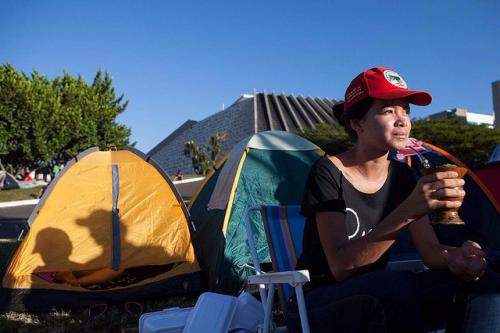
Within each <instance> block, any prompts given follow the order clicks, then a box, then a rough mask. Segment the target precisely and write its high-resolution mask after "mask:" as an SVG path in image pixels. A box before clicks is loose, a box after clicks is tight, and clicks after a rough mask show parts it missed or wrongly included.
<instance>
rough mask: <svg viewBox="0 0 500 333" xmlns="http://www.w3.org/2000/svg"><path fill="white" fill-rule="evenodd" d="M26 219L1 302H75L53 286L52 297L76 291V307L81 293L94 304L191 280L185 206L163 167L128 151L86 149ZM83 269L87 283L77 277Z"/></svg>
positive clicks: (192, 261)
mask: <svg viewBox="0 0 500 333" xmlns="http://www.w3.org/2000/svg"><path fill="white" fill-rule="evenodd" d="M28 223H29V224H30V226H31V227H30V231H29V233H28V235H27V236H26V238H25V239H24V240H23V242H22V243H21V245H20V247H19V248H18V250H17V252H16V254H15V256H14V257H13V259H12V261H11V263H10V266H9V268H8V270H7V272H6V274H5V276H4V278H3V289H4V291H5V290H9V294H10V296H9V297H8V298H9V299H8V300H5V297H4V303H19V302H18V301H19V300H20V299H23V300H22V302H23V303H24V305H25V306H27V307H31V308H45V307H48V306H71V305H73V303H74V302H76V300H75V299H67V298H68V297H54V298H53V299H52V298H51V297H50V295H51V291H55V290H57V291H59V292H58V293H55V294H54V295H56V294H57V295H59V296H60V295H64V293H62V294H61V292H60V291H65V292H68V293H69V294H74V293H78V295H76V294H75V296H77V297H78V304H75V305H82V297H83V299H85V295H91V296H90V297H89V303H94V302H96V301H97V299H99V300H98V301H106V299H107V298H109V299H112V300H117V299H130V297H138V296H146V295H148V294H149V293H151V292H154V293H158V292H159V291H162V290H161V289H162V288H161V287H160V286H163V287H165V288H166V290H163V291H166V292H168V291H176V292H178V291H179V288H180V289H181V290H182V288H186V285H189V283H187V282H192V284H196V282H193V281H194V280H193V276H196V277H197V276H198V274H197V272H199V267H198V264H197V262H196V259H195V255H194V250H193V246H192V243H191V235H190V224H189V214H188V211H187V209H186V207H185V205H184V203H183V202H182V199H181V196H180V195H179V194H178V192H177V191H176V189H175V187H174V186H173V184H172V182H171V181H170V179H169V178H168V177H167V176H166V174H165V173H164V172H163V171H162V169H161V168H160V167H159V166H158V165H157V164H156V163H155V162H154V161H152V160H150V159H149V158H148V157H147V156H145V155H144V154H142V153H141V152H139V151H137V150H135V149H133V148H127V150H121V151H99V150H98V149H97V148H91V149H88V150H86V151H85V152H83V153H81V154H80V155H78V156H77V157H76V158H75V159H74V160H72V161H71V162H70V163H68V165H67V166H66V168H64V169H63V171H62V172H61V173H60V174H59V175H58V177H57V178H56V179H55V180H54V181H53V182H52V184H51V185H50V186H49V188H48V189H47V191H46V193H45V194H44V196H43V198H42V199H41V201H40V203H39V204H38V205H37V207H36V208H35V210H34V212H33V214H32V215H31V217H30V219H29V221H28ZM110 273H111V274H110ZM89 274H90V275H91V276H92V277H93V279H92V278H91V279H90V281H91V282H90V283H89V282H88V281H87V282H86V283H84V282H82V281H85V277H86V276H89ZM68 276H71V278H69V279H66V278H64V277H68ZM95 276H97V281H95V280H96V278H95ZM75 279H76V280H77V281H80V282H75ZM197 279H198V278H196V279H195V280H197ZM87 280H88V279H87ZM107 280H110V281H107ZM72 282H73V283H72ZM165 288H164V289H165ZM159 289H160V290H159ZM127 290H130V291H131V292H130V293H128V292H127ZM103 291H105V292H103ZM95 293H99V294H100V295H101V297H96V295H93V294H95ZM69 294H68V295H69ZM28 295H29V300H28V301H27V300H26V297H23V296H28ZM36 295H39V296H40V299H37V297H36ZM13 296H15V297H13ZM14 300H15V302H13V301H14ZM51 300H52V301H51ZM28 303H29V304H28ZM11 305H12V304H11ZM39 305H40V306H39ZM12 306H13V307H15V305H12Z"/></svg>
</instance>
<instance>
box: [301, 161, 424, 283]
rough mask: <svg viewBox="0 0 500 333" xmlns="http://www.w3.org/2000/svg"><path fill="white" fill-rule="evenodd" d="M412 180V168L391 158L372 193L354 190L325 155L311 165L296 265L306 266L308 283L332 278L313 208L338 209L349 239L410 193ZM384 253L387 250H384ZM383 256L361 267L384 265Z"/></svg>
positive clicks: (367, 228)
mask: <svg viewBox="0 0 500 333" xmlns="http://www.w3.org/2000/svg"><path fill="white" fill-rule="evenodd" d="M415 184H416V178H415V175H414V173H413V171H412V169H411V168H410V167H409V166H408V165H406V164H404V163H401V162H397V161H393V160H391V163H390V164H389V173H388V176H387V179H386V181H385V183H384V185H382V187H381V188H380V189H379V190H378V191H377V192H375V193H370V194H368V193H363V192H360V191H358V190H357V189H356V188H354V186H352V184H351V183H350V182H349V181H348V180H347V179H346V178H345V177H343V175H342V172H341V171H340V170H339V169H338V168H337V166H335V164H333V163H332V161H330V160H329V159H328V158H327V157H323V158H321V159H319V160H318V161H317V162H316V163H315V165H314V166H313V167H312V169H311V171H310V173H309V178H308V180H307V182H306V185H305V189H304V195H303V198H302V207H301V214H302V215H304V216H305V217H306V223H305V227H304V236H303V239H302V248H303V250H302V254H301V256H300V258H299V261H298V263H297V269H308V270H309V273H310V274H311V282H312V285H313V286H314V285H317V284H322V283H328V282H334V281H335V279H334V278H333V276H332V274H331V272H330V269H329V268H328V264H327V261H326V257H325V254H324V252H323V248H322V246H321V242H320V239H319V235H318V230H317V226H316V217H315V213H316V212H328V211H333V212H342V213H344V215H345V217H346V226H347V233H348V238H349V239H356V238H359V237H362V236H364V235H366V234H368V233H369V232H370V231H371V230H372V229H373V227H375V226H376V225H377V224H378V223H379V222H380V221H382V220H383V219H384V218H385V217H386V216H387V215H388V214H389V213H390V212H391V211H393V210H394V209H395V208H396V207H397V206H398V205H399V204H400V203H401V202H402V201H403V200H405V199H406V198H407V197H408V195H409V194H410V193H411V191H412V190H413V188H414V187H415ZM386 253H387V252H386ZM386 261H387V259H386V256H385V255H384V256H382V257H381V258H380V259H379V260H378V261H377V262H375V263H373V264H371V265H369V266H367V267H366V268H365V269H364V270H363V271H371V270H376V269H385V264H386Z"/></svg>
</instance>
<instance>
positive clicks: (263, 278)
mask: <svg viewBox="0 0 500 333" xmlns="http://www.w3.org/2000/svg"><path fill="white" fill-rule="evenodd" d="M309 281H311V278H310V277H309V271H308V270H301V271H286V272H275V273H262V274H259V275H252V276H249V277H248V283H249V284H276V283H288V284H290V285H291V286H292V287H294V286H296V285H298V284H300V285H302V284H305V283H307V282H309Z"/></svg>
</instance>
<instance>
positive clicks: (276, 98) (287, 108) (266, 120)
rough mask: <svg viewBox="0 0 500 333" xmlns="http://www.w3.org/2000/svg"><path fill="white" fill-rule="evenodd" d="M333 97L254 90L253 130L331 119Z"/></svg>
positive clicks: (285, 128)
mask: <svg viewBox="0 0 500 333" xmlns="http://www.w3.org/2000/svg"><path fill="white" fill-rule="evenodd" d="M335 103H336V101H335V100H334V99H327V98H319V97H303V96H297V97H296V96H294V95H293V94H292V95H288V96H286V95H285V94H284V93H281V94H280V95H276V93H274V92H273V93H271V94H269V93H267V92H266V91H264V92H263V93H257V92H254V115H255V117H254V119H255V132H262V131H268V130H278V131H294V130H302V129H306V128H311V127H316V125H318V124H320V123H324V122H331V121H333V119H334V117H333V111H332V107H333V105H334V104H335Z"/></svg>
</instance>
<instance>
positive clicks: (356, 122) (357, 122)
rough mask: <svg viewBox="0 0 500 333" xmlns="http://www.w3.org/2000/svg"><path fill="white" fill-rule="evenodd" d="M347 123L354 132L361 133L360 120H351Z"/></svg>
mask: <svg viewBox="0 0 500 333" xmlns="http://www.w3.org/2000/svg"><path fill="white" fill-rule="evenodd" d="M349 122H350V124H351V128H352V129H353V130H354V131H355V132H363V127H362V126H361V121H360V119H351V120H349Z"/></svg>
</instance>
